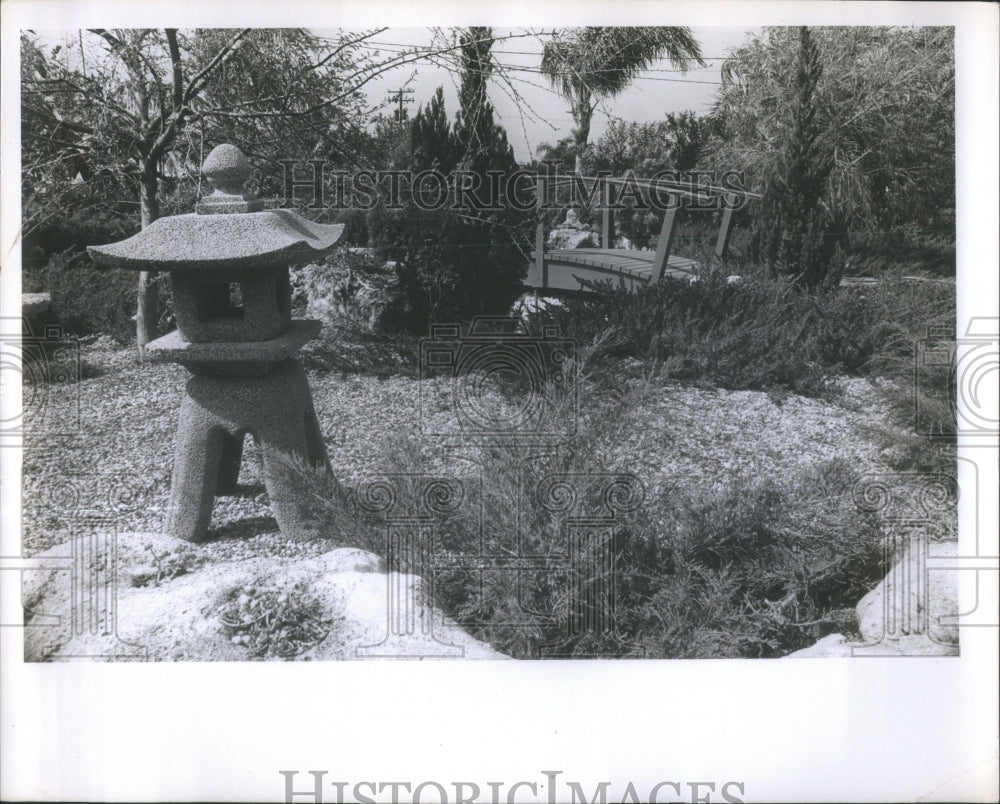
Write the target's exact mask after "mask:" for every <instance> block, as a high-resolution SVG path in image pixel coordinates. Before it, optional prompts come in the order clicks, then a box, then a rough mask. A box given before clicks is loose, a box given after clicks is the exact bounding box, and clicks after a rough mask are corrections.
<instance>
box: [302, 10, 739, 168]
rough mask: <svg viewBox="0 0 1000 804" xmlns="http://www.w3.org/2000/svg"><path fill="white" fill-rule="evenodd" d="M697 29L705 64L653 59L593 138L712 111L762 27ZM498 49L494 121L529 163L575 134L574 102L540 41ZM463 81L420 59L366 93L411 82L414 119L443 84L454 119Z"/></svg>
mask: <svg viewBox="0 0 1000 804" xmlns="http://www.w3.org/2000/svg"><path fill="white" fill-rule="evenodd" d="M692 30H693V33H694V36H695V38H696V39H697V40H698V42H699V43H700V44H701V52H702V55H703V56H704V57H705V61H706V63H707V66H706V67H704V68H696V69H693V70H689V71H688V72H687V73H686V74H684V73H680V72H678V71H676V70H675V68H674V67H673V66H672V65H671V64H670V62H668V61H661V62H658V63H657V64H654V65H653V66H652V68H651V69H650V70H648V71H646V72H644V73H642V75H641V76H640V77H639V78H638V79H637V80H636V81H635V82H634V83H633V84H632V86H630V87H629V88H628V89H627V90H625V92H623V93H622V94H621V95H619V96H617V97H616V98H612V99H611V100H608V101H605V102H603V103H601V104H600V105H599V106H598V107H597V110H596V112H595V114H594V120H593V124H592V127H591V131H590V139H591V142H593V141H595V140H596V139H597V138H598V137H600V136H601V134H602V133H603V132H604V130H605V128H606V127H607V124H608V120H609V119H610V117H619V118H622V119H624V120H628V121H637V122H648V121H652V120H659V119H661V118H662V117H663V116H664V115H666V114H667V113H668V112H679V111H685V110H687V109H691V110H693V111H695V112H699V113H704V112H707V111H708V110H709V109H710V108H711V106H712V103H713V101H714V99H715V92H716V90H717V89H718V85H719V68H720V65H721V64H722V60H723V58H724V57H725V56H727V55H728V54H729V52H730V50H732V49H733V48H734V47H737V46H739V45H740V44H742V43H743V42H744V40H745V39H746V38H747V35H748V34H749V33H751V32H753V31H755V30H757V29H749V28H693V29H692ZM493 32H494V35H495V36H497V37H498V38H499V37H503V36H504V35H507V34H524V33H526V31H525V29H510V30H504V29H500V28H494V31H493ZM317 33H324V32H319V31H317ZM431 38H432V34H431V33H430V32H429V31H428V30H427V29H423V28H390V29H389V30H387V31H385V32H383V33H381V34H379V35H378V36H377V37H375V39H374V40H373V43H375V44H377V45H378V47H379V48H380V49H381V50H382V51H384V53H385V55H388V54H389V52H391V51H394V50H397V51H398V50H402V49H403V48H404V47H413V46H415V45H427V44H429V43H430V42H431ZM493 53H494V55H495V57H496V60H497V62H498V63H500V64H501V65H504V66H507V67H509V68H511V69H509V71H508V74H509V76H510V78H511V85H510V86H505V85H504V83H503V82H502V81H500V80H496V79H495V80H493V81H492V82H491V85H490V88H489V94H490V100H491V101H492V102H493V105H494V107H495V109H496V116H497V118H498V119H499V121H500V122H501V123H502V124H503V126H504V128H505V129H506V130H507V137H508V139H509V140H510V142H511V145H512V146H513V147H514V153H515V155H516V156H517V158H518V159H519V160H521V161H526V160H528V159H530V158H531V157H532V156H534V155H535V150H536V148H537V147H538V146H539V145H540V144H541V143H545V142H548V143H554V142H556V141H558V140H560V139H562V138H563V137H566V136H568V135H569V134H570V131H571V130H572V128H573V119H572V117H571V116H570V112H569V105H568V104H567V102H566V101H564V100H563V99H562V97H560V96H559V95H558V93H556V92H554V91H553V90H552V89H551V88H550V87H549V85H548V83H547V81H546V79H545V78H544V76H542V75H539V74H538V72H537V70H538V65H539V63H540V62H541V53H542V40H541V39H539V38H538V37H535V36H519V37H518V38H514V39H509V40H506V41H498V42H496V44H495V45H494V47H493ZM414 72H415V73H416V74H415V75H413V73H414ZM411 75H413V78H412V80H411ZM458 84H459V76H458V75H457V74H456V73H455V72H454V71H449V70H448V69H447V68H445V67H443V66H442V67H437V66H433V65H429V64H426V63H420V64H418V65H416V66H415V67H414V66H412V65H410V66H404V67H400V68H398V69H394V70H392V71H391V72H389V73H386V74H385V75H384V76H381V77H380V78H378V79H376V80H375V81H372V83H371V84H369V85H368V86H367V87H366V92H367V94H368V97H369V99H370V100H371V101H372V102H373V103H376V102H379V101H382V100H383V99H385V98H386V96H387V95H389V94H390V93H392V92H394V91H395V90H396V89H397V88H398V87H401V86H404V85H405V86H408V87H409V88H410V89H412V90H413V100H414V102H412V103H410V105H409V107H408V109H409V113H410V115H411V116H412V115H413V114H414V113H415V112H416V111H417V108H418V106H419V105H422V104H424V103H426V102H427V101H428V100H430V98H431V96H432V95H433V94H434V91H435V89H437V87H439V86H441V87H443V88H444V95H445V108H446V110H447V112H448V116H449V117H450V118H451V119H452V120H454V117H455V112H456V111H457V109H458ZM515 89H516V91H517V93H518V94H519V95H520V98H515V97H513V91H512V90H515Z"/></svg>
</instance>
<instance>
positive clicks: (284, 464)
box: [167, 360, 332, 542]
mask: <svg viewBox="0 0 1000 804" xmlns="http://www.w3.org/2000/svg"><path fill="white" fill-rule="evenodd" d="M247 433H249V434H251V435H252V436H253V438H254V441H255V442H256V443H257V444H258V445H259V446H260V447H261V449H262V451H263V457H264V485H265V486H266V488H267V494H268V498H269V500H270V503H271V511H272V513H273V514H274V518H275V519H276V520H277V522H278V527H279V529H280V530H281V532H282V534H284V535H285V536H287V537H289V538H310V537H312V536H315V535H318V533H319V527H320V523H318V522H317V521H315V517H313V516H311V514H310V511H311V506H310V505H308V500H309V499H310V495H309V489H308V472H309V470H310V468H312V469H319V470H320V471H321V472H322V471H325V472H326V473H328V474H330V475H332V470H331V468H330V461H329V458H328V457H327V453H326V446H325V445H324V443H323V437H322V434H321V432H320V427H319V421H318V420H317V418H316V412H315V410H314V408H313V402H312V394H311V393H310V391H309V382H308V380H307V379H306V374H305V371H304V370H303V369H302V366H301V365H299V363H298V361H296V360H286V361H284V362H282V363H280V364H279V365H278V366H277V368H276V369H275V370H274V371H273V372H272V373H270V374H268V375H266V376H263V377H209V376H196V377H192V378H191V379H190V380H189V381H188V383H187V387H186V388H185V396H184V400H183V402H182V403H181V411H180V421H179V424H178V432H177V445H176V449H175V453H174V473H173V481H172V483H171V488H170V505H169V511H168V520H167V532H168V533H169V534H170V535H171V536H176V537H178V538H181V539H185V540H186V541H192V542H197V541H202V540H204V539H205V537H206V536H207V534H208V525H209V522H210V520H211V517H212V507H213V505H214V503H215V497H216V495H217V494H219V493H220V492H221V493H226V492H231V491H233V490H234V489H235V486H236V478H237V477H238V475H239V464H240V459H241V457H242V445H243V438H244V436H246V434H247Z"/></svg>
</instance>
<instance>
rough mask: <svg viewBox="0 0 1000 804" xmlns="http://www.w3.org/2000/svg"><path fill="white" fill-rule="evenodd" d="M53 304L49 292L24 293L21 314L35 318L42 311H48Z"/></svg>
mask: <svg viewBox="0 0 1000 804" xmlns="http://www.w3.org/2000/svg"><path fill="white" fill-rule="evenodd" d="M51 305H52V296H51V295H50V294H48V293H22V294H21V315H23V316H24V317H25V318H28V319H33V318H36V317H38V316H40V315H42V313H47V312H48V311H49V307H51Z"/></svg>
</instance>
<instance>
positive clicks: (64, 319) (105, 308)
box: [44, 249, 137, 345]
mask: <svg viewBox="0 0 1000 804" xmlns="http://www.w3.org/2000/svg"><path fill="white" fill-rule="evenodd" d="M44 285H45V287H46V288H47V289H48V291H49V292H50V293H51V294H52V312H53V314H54V315H55V317H56V318H57V319H58V320H59V321H60V323H62V324H63V326H65V327H66V329H67V331H68V332H70V333H71V334H73V335H77V336H87V335H97V334H106V335H110V336H111V337H112V338H114V340H115V341H116V342H117V343H119V344H122V345H124V344H127V343H131V342H134V340H135V319H134V316H135V310H136V298H137V296H136V289H137V280H136V274H135V272H134V271H120V270H101V269H98V268H95V267H94V263H93V260H91V258H90V256H89V255H88V254H87V253H86V252H81V251H79V250H78V249H69V250H67V251H65V252H62V253H61V254H57V255H56V256H55V257H53V258H52V259H51V260H49V263H48V265H47V266H46V268H45V279H44Z"/></svg>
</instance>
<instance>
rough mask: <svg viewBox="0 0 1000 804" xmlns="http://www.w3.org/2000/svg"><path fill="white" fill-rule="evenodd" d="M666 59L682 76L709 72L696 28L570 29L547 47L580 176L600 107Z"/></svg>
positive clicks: (545, 63)
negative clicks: (693, 69) (566, 106)
mask: <svg viewBox="0 0 1000 804" xmlns="http://www.w3.org/2000/svg"><path fill="white" fill-rule="evenodd" d="M661 58H667V59H669V60H670V62H671V63H672V64H673V65H674V66H675V67H678V68H679V69H681V70H687V69H688V68H689V67H690V66H691V65H692V64H697V65H698V66H700V67H704V66H705V62H704V61H702V58H701V48H700V47H699V45H698V42H697V41H696V40H695V38H694V36H692V35H691V29H690V28H665V27H657V28H599V27H597V28H570V29H567V30H565V31H561V32H558V33H557V34H556V35H555V37H553V38H552V39H551V40H550V41H548V42H546V43H545V48H544V50H543V51H542V65H541V67H542V73H543V74H544V75H545V76H546V77H547V78H548V79H549V82H550V83H551V84H552V88H553V89H555V90H556V91H558V92H559V94H560V95H562V96H563V97H564V98H566V99H567V100H568V101H569V103H570V111H571V112H572V114H573V122H574V123H576V130H575V131H574V132H573V137H574V139H575V141H576V172H577V173H579V172H581V159H582V155H583V150H584V148H586V147H587V141H588V140H589V139H590V120H591V117H593V114H594V109H595V107H596V106H597V102H598V101H600V100H601V99H603V98H611V97H614V96H615V95H617V94H619V93H620V92H622V90H624V89H625V88H626V87H627V86H628V85H629V84H630V83H631V82H632V80H633V79H634V78H635V77H636V76H637V75H638V74H639V73H640V72H641V71H642V70H645V69H647V68H648V67H649V66H650V65H651V64H652V63H653V62H654V61H656V60H657V59H661Z"/></svg>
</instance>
